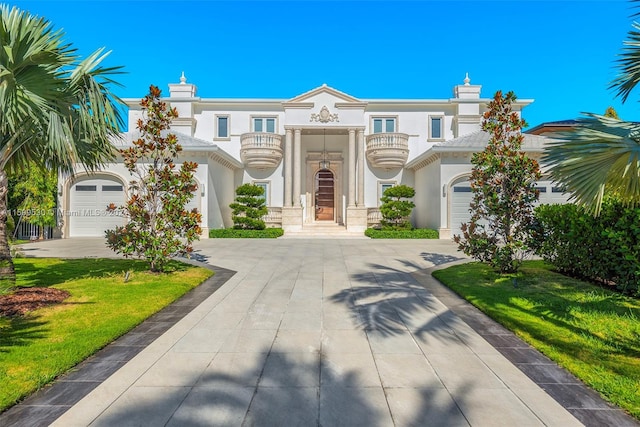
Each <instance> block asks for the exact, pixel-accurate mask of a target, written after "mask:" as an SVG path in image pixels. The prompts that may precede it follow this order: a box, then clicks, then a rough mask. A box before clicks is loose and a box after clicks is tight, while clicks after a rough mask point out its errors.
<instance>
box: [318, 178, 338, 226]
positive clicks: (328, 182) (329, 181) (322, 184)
mask: <svg viewBox="0 0 640 427" xmlns="http://www.w3.org/2000/svg"><path fill="white" fill-rule="evenodd" d="M333 184H334V177H333V172H331V171H330V170H328V169H322V170H319V171H318V173H316V191H315V196H316V197H315V199H316V206H315V209H316V221H333V220H334V194H333Z"/></svg>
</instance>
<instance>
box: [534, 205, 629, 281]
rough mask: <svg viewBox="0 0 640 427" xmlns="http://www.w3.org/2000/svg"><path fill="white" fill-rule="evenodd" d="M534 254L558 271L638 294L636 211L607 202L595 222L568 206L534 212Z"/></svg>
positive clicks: (544, 206) (583, 212)
mask: <svg viewBox="0 0 640 427" xmlns="http://www.w3.org/2000/svg"><path fill="white" fill-rule="evenodd" d="M536 219H537V224H538V225H537V228H536V231H535V233H534V238H535V246H536V253H537V254H538V255H540V256H541V257H542V258H544V259H545V260H546V261H548V262H550V263H552V264H553V265H554V266H555V267H556V268H557V269H558V270H559V271H561V272H563V273H566V274H570V275H573V276H577V277H582V278H586V279H589V280H592V281H597V282H602V283H605V284H612V283H614V284H615V285H616V286H617V288H618V289H620V290H623V291H626V292H629V293H637V292H638V282H639V281H640V209H638V208H635V209H633V208H625V207H624V206H622V205H621V204H620V203H616V202H613V201H606V202H605V203H604V204H603V205H602V210H601V212H600V215H599V216H597V217H594V216H593V215H591V214H590V213H588V212H587V211H586V210H585V209H584V208H582V207H579V206H576V205H573V204H566V205H542V206H539V207H538V208H536Z"/></svg>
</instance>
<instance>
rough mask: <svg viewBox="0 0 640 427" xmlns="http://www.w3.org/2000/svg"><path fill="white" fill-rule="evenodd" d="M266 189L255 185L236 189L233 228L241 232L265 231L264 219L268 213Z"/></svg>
mask: <svg viewBox="0 0 640 427" xmlns="http://www.w3.org/2000/svg"><path fill="white" fill-rule="evenodd" d="M263 195H264V189H263V188H262V187H260V186H258V185H254V184H243V185H241V186H240V187H238V188H236V200H235V202H233V203H231V204H230V205H229V207H230V208H231V209H232V212H231V214H232V216H231V218H232V219H233V228H236V229H240V230H264V228H265V227H266V225H265V223H264V221H263V220H262V217H263V216H265V215H266V214H267V212H268V210H267V207H266V206H265V204H264V203H265V200H264V197H262V196H263Z"/></svg>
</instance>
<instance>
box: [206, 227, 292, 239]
mask: <svg viewBox="0 0 640 427" xmlns="http://www.w3.org/2000/svg"><path fill="white" fill-rule="evenodd" d="M283 233H284V231H283V230H282V228H265V229H264V230H239V229H235V228H217V229H214V230H209V237H210V238H212V239H275V238H277V237H280V236H282V234H283Z"/></svg>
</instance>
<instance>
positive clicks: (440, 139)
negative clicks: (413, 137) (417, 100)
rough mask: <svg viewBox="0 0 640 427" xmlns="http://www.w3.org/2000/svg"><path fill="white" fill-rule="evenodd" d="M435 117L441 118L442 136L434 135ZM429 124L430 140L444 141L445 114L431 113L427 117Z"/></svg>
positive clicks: (428, 137)
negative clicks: (435, 136)
mask: <svg viewBox="0 0 640 427" xmlns="http://www.w3.org/2000/svg"><path fill="white" fill-rule="evenodd" d="M433 119H440V137H438V138H434V136H433ZM427 126H428V128H429V129H428V136H427V140H428V141H434V142H435V141H444V114H430V115H429V116H428V119H427Z"/></svg>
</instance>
